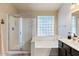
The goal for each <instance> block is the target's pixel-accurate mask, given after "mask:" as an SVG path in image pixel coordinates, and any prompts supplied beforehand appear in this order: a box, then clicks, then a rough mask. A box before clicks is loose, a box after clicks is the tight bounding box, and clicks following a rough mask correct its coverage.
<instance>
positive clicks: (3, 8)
mask: <svg viewBox="0 0 79 59" xmlns="http://www.w3.org/2000/svg"><path fill="white" fill-rule="evenodd" d="M15 13H17V10H16V9H15V8H14V7H13V6H12V5H11V4H1V3H0V21H1V19H3V20H4V22H5V24H3V25H2V29H3V32H2V33H3V36H4V37H3V40H4V51H5V53H6V52H7V50H8V47H7V46H8V14H15ZM0 25H1V24H0ZM0 42H1V41H0Z"/></svg>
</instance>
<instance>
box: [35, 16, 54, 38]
mask: <svg viewBox="0 0 79 59" xmlns="http://www.w3.org/2000/svg"><path fill="white" fill-rule="evenodd" d="M43 16H45V15H43ZM52 17H53V19H54V22H52V23H53V24H52V25H53V34H52V35H48V36H47V35H43V36H41V35H40V36H38V16H37V17H36V35H37V36H38V37H52V36H54V33H55V31H54V26H55V16H52Z"/></svg>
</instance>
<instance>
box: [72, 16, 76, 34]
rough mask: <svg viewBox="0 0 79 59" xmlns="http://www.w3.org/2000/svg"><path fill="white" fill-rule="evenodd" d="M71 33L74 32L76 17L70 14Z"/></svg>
mask: <svg viewBox="0 0 79 59" xmlns="http://www.w3.org/2000/svg"><path fill="white" fill-rule="evenodd" d="M72 33H76V17H75V16H72Z"/></svg>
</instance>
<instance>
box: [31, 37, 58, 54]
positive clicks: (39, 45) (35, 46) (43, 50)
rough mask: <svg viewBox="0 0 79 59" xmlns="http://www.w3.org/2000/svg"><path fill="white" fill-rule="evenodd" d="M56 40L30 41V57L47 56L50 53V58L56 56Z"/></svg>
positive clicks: (40, 39)
mask: <svg viewBox="0 0 79 59" xmlns="http://www.w3.org/2000/svg"><path fill="white" fill-rule="evenodd" d="M57 48H58V39H55V38H54V37H49V38H39V39H38V38H34V39H33V40H32V41H31V56H49V55H50V53H51V51H53V52H52V56H55V55H57V53H58V52H57V50H55V49H57Z"/></svg>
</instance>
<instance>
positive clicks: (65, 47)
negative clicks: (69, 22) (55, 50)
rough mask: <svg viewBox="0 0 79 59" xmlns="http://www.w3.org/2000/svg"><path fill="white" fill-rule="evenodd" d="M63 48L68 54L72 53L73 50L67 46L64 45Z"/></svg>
mask: <svg viewBox="0 0 79 59" xmlns="http://www.w3.org/2000/svg"><path fill="white" fill-rule="evenodd" d="M63 48H64V49H65V50H66V51H67V52H68V53H71V48H70V47H69V46H68V45H66V44H63Z"/></svg>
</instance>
